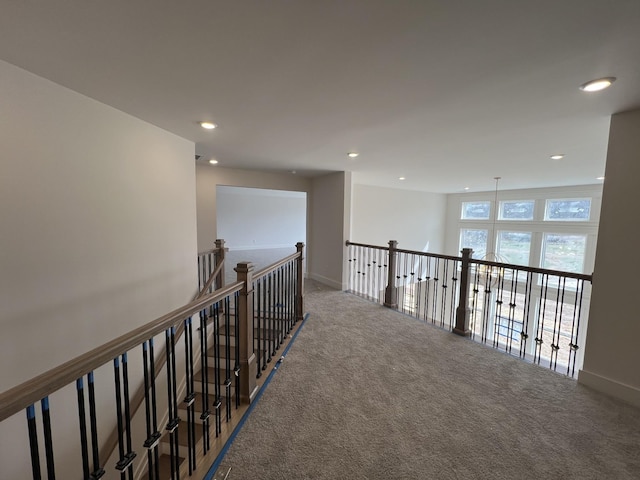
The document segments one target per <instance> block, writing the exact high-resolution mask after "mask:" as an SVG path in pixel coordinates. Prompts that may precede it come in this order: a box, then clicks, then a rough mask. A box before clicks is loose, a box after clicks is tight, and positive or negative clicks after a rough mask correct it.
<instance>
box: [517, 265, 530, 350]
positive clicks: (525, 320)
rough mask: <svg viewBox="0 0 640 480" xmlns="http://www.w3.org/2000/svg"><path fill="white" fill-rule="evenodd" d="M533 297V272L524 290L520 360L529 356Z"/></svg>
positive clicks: (528, 275) (528, 273)
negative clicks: (528, 347) (528, 346)
mask: <svg viewBox="0 0 640 480" xmlns="http://www.w3.org/2000/svg"><path fill="white" fill-rule="evenodd" d="M532 295H533V272H527V280H526V283H525V288H524V305H523V307H522V331H521V332H520V358H524V357H526V355H527V340H528V339H529V319H530V314H531V299H532Z"/></svg>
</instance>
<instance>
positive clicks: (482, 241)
mask: <svg viewBox="0 0 640 480" xmlns="http://www.w3.org/2000/svg"><path fill="white" fill-rule="evenodd" d="M463 248H473V255H472V258H482V257H484V255H485V254H486V253H487V230H471V229H462V230H460V250H462V249H463Z"/></svg>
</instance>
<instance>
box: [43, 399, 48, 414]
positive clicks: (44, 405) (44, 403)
mask: <svg viewBox="0 0 640 480" xmlns="http://www.w3.org/2000/svg"><path fill="white" fill-rule="evenodd" d="M45 410H49V397H44V398H43V399H42V411H45Z"/></svg>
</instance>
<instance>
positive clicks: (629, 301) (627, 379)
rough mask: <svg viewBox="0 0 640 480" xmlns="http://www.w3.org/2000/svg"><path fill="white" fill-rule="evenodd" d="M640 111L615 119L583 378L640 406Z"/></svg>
mask: <svg viewBox="0 0 640 480" xmlns="http://www.w3.org/2000/svg"><path fill="white" fill-rule="evenodd" d="M638 132H640V110H635V111H631V112H626V113H620V114H617V115H613V116H612V117H611V127H610V133H609V148H608V152H607V166H606V173H605V176H606V181H605V184H604V191H603V197H602V215H601V218H600V228H599V231H598V237H599V240H598V247H597V254H596V265H595V271H594V281H593V291H592V296H591V311H590V318H589V327H588V331H587V344H586V348H585V358H584V368H583V370H582V371H580V375H579V381H580V382H581V383H583V384H585V385H588V386H591V387H593V388H596V389H598V390H601V391H603V392H606V393H608V394H611V395H614V396H616V397H619V398H622V399H624V400H626V401H629V402H631V403H633V404H635V405H637V406H640V348H639V347H638V345H639V341H640V340H639V339H640V321H639V316H640V315H639V313H638V301H637V299H638V286H637V285H638V282H637V278H638V272H639V271H640V256H638V255H637V253H636V252H635V241H636V240H637V239H638V238H639V237H640V224H639V223H638V221H637V219H638V202H640V190H639V189H638V179H639V178H640V135H638Z"/></svg>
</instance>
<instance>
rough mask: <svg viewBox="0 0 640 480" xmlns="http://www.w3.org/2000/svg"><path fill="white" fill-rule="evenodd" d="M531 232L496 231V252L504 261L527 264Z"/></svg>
mask: <svg viewBox="0 0 640 480" xmlns="http://www.w3.org/2000/svg"><path fill="white" fill-rule="evenodd" d="M530 251H531V232H498V248H497V253H498V256H499V258H501V259H502V260H501V261H503V262H504V263H511V264H513V265H525V266H526V265H529V252H530Z"/></svg>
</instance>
